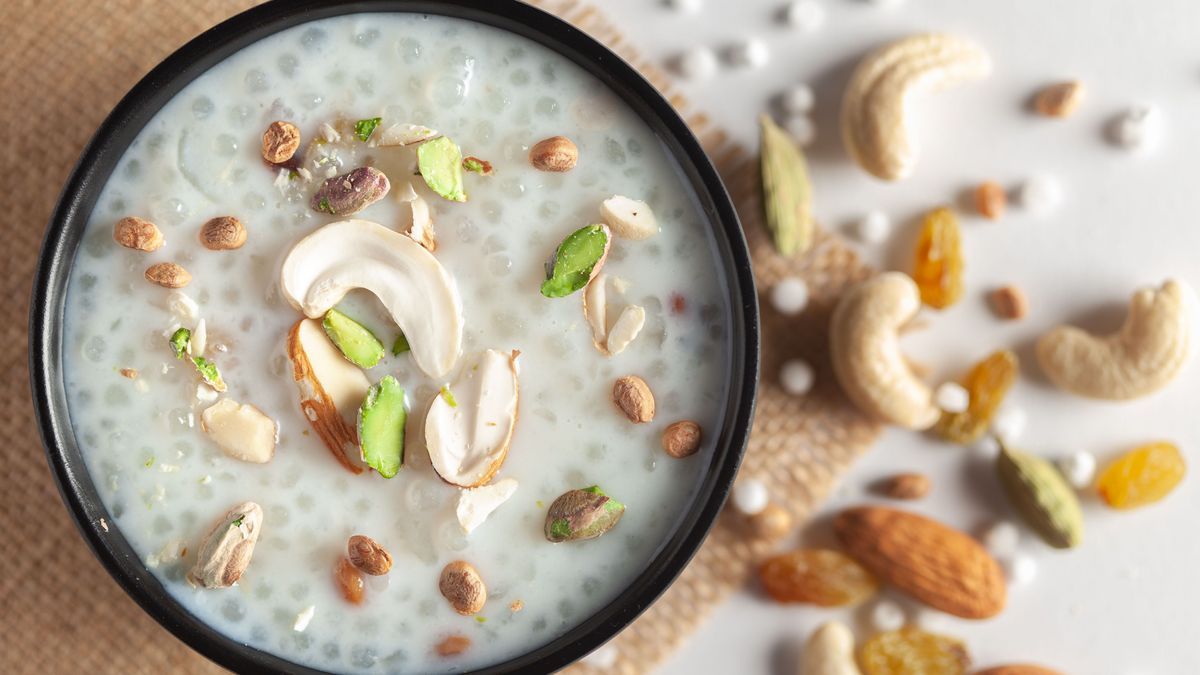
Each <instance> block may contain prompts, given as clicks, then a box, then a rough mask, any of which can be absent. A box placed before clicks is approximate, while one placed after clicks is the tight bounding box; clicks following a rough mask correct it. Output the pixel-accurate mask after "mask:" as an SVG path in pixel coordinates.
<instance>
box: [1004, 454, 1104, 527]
mask: <svg viewBox="0 0 1200 675" xmlns="http://www.w3.org/2000/svg"><path fill="white" fill-rule="evenodd" d="M996 474H997V475H998V476H999V477H1000V484H1001V485H1002V486H1003V487H1004V492H1005V493H1006V494H1007V495H1008V500H1009V501H1010V502H1012V505H1013V508H1015V509H1016V510H1017V513H1020V514H1021V517H1022V518H1024V519H1025V522H1026V523H1027V524H1028V525H1029V527H1031V528H1033V530H1034V531H1035V532H1037V533H1038V535H1039V536H1041V538H1042V539H1043V540H1045V542H1046V543H1047V544H1050V545H1051V546H1053V547H1054V548H1074V547H1076V546H1078V545H1079V543H1080V542H1081V541H1082V540H1083V511H1082V510H1080V508H1079V499H1078V498H1077V497H1076V496H1075V491H1074V490H1072V489H1071V486H1070V485H1068V484H1067V481H1066V480H1065V479H1064V478H1063V476H1062V474H1061V473H1059V471H1058V469H1056V468H1054V465H1053V464H1051V463H1050V462H1047V461H1046V460H1044V459H1042V458H1041V457H1037V456H1035V455H1031V454H1029V453H1025V452H1021V451H1019V450H1012V449H1010V448H1008V447H1006V446H1005V445H1004V443H1003V442H1001V444H1000V454H999V455H998V456H997V457H996Z"/></svg>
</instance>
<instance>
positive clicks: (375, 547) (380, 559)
mask: <svg viewBox="0 0 1200 675" xmlns="http://www.w3.org/2000/svg"><path fill="white" fill-rule="evenodd" d="M346 550H347V553H348V554H349V556H350V562H351V563H352V564H353V565H354V566H355V567H357V568H358V569H360V570H362V571H363V572H366V573H367V574H370V575H371V576H373V577H377V576H381V575H384V574H387V573H388V570H390V569H392V554H390V553H388V552H387V551H386V550H384V548H383V547H382V546H380V545H379V543H378V542H376V541H375V540H374V539H372V538H370V537H368V536H366V535H364V534H356V535H354V536H353V537H350V541H348V542H347V543H346Z"/></svg>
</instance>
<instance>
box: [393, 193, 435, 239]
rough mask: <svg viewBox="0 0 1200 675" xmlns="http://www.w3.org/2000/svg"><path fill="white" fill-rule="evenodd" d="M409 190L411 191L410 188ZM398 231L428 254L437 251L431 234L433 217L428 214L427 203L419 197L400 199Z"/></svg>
mask: <svg viewBox="0 0 1200 675" xmlns="http://www.w3.org/2000/svg"><path fill="white" fill-rule="evenodd" d="M409 189H412V188H411V186H410V188H409ZM401 201H402V202H404V205H403V206H401V207H400V227H399V230H400V231H401V232H403V233H404V234H407V235H408V236H409V237H412V240H413V241H415V242H417V243H418V244H420V245H421V246H424V247H425V249H426V250H428V251H429V252H431V253H432V252H433V251H436V250H437V237H436V236H435V235H434V234H433V217H432V216H430V214H429V202H427V201H425V200H424V199H423V198H421V197H417V196H414V197H413V198H412V199H402V200H401Z"/></svg>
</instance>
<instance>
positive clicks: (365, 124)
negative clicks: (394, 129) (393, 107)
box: [354, 117, 383, 143]
mask: <svg viewBox="0 0 1200 675" xmlns="http://www.w3.org/2000/svg"><path fill="white" fill-rule="evenodd" d="M382 121H383V118H382V117H372V118H370V119H365V120H359V121H357V122H355V123H354V135H355V136H358V140H360V141H362V142H363V143H366V142H367V139H368V138H370V137H371V134H373V133H375V127H377V126H379V123H380V122H382Z"/></svg>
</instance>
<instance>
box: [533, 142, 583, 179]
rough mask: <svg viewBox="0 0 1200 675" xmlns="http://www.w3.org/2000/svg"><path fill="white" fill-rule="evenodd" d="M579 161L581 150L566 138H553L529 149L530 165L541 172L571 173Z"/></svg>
mask: <svg viewBox="0 0 1200 675" xmlns="http://www.w3.org/2000/svg"><path fill="white" fill-rule="evenodd" d="M578 161H579V148H577V147H576V146H575V143H573V142H572V141H571V139H569V138H567V137H566V136H551V137H550V138H547V139H544V140H541V141H538V142H537V143H535V144H534V146H533V147H532V148H530V149H529V163H530V164H533V167H534V168H535V169H537V170H539V171H553V172H556V173H560V172H563V171H570V170H571V169H574V168H575V164H576V163H577V162H578Z"/></svg>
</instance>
